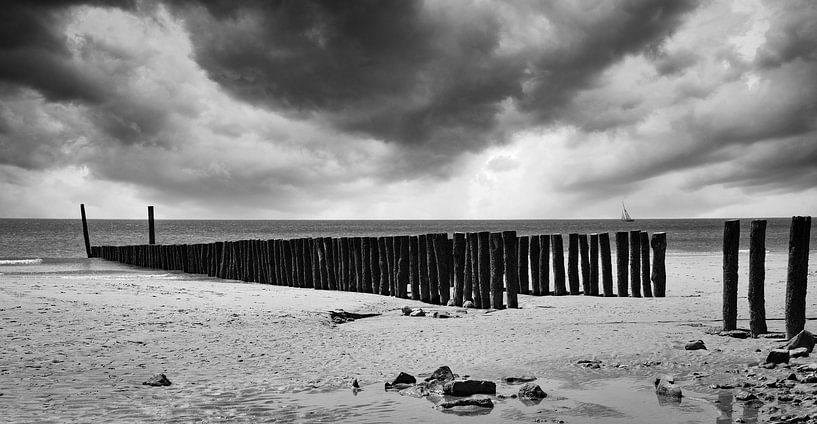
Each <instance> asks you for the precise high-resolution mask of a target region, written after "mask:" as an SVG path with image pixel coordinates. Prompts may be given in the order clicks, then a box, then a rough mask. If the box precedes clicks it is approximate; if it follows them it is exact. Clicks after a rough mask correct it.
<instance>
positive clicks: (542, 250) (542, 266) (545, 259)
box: [531, 234, 564, 296]
mask: <svg viewBox="0 0 817 424" xmlns="http://www.w3.org/2000/svg"><path fill="white" fill-rule="evenodd" d="M531 240H532V239H531ZM555 267H556V265H554V268H555ZM536 268H537V269H538V274H539V294H540V295H542V296H548V295H549V294H550V236H549V235H547V234H543V235H540V236H539V260H538V265H537V267H536ZM562 279H564V267H562Z"/></svg>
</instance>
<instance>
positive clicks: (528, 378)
mask: <svg viewBox="0 0 817 424" xmlns="http://www.w3.org/2000/svg"><path fill="white" fill-rule="evenodd" d="M502 380H503V381H504V382H505V383H508V384H522V383H527V382H530V381H534V380H536V377H534V376H532V375H523V376H521V377H505V378H503V379H502Z"/></svg>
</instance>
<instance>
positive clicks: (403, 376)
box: [391, 371, 417, 385]
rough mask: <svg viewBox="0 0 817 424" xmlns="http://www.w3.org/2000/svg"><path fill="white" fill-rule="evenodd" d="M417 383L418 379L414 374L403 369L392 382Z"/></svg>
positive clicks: (393, 383)
mask: <svg viewBox="0 0 817 424" xmlns="http://www.w3.org/2000/svg"><path fill="white" fill-rule="evenodd" d="M415 383H417V379H416V378H414V376H413V375H411V374H408V373H405V372H402V371H401V372H400V374H397V377H395V378H394V381H392V382H391V384H392V385H395V384H415Z"/></svg>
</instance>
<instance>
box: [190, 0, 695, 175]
mask: <svg viewBox="0 0 817 424" xmlns="http://www.w3.org/2000/svg"><path fill="white" fill-rule="evenodd" d="M442 4H443V5H445V2H443V3H442ZM449 5H450V4H449ZM694 5H695V3H694V2H685V1H677V2H658V1H631V2H625V3H623V4H621V3H616V4H612V3H601V4H598V5H594V6H593V7H586V8H583V7H577V6H575V5H574V3H573V2H563V3H560V2H545V3H538V2H529V3H523V2H517V3H514V4H513V5H512V7H520V8H523V9H524V10H522V11H521V12H520V13H519V15H520V16H523V17H525V18H524V19H528V18H530V17H531V16H533V17H536V18H542V19H545V20H547V21H548V22H550V24H551V25H552V31H551V32H550V34H549V35H548V37H549V39H542V40H536V42H535V43H530V41H531V40H526V41H527V42H528V44H527V45H525V46H522V47H520V48H516V49H508V48H503V41H504V38H507V37H508V34H509V33H513V32H515V31H518V30H520V28H518V27H516V26H526V25H528V24H529V22H528V21H527V20H524V19H523V20H521V21H518V20H517V19H518V16H513V17H508V16H504V17H503V16H502V15H501V14H500V13H498V9H499V8H500V6H501V4H492V3H487V4H486V3H481V4H475V3H467V2H466V3H457V4H456V5H454V6H451V7H448V8H446V7H443V6H441V7H437V8H433V7H430V6H429V5H428V4H427V3H423V2H410V1H400V2H391V1H388V2H385V1H359V2H337V1H311V2H304V1H292V2H288V1H281V2H265V1H264V2H262V1H258V2H249V3H248V2H240V3H237V2H215V3H212V2H204V3H203V6H201V7H197V6H196V3H195V2H192V1H190V2H180V3H177V6H178V7H177V10H179V11H180V13H181V14H182V15H183V16H185V19H186V21H187V25H188V28H189V29H190V31H191V33H192V39H193V41H194V43H195V44H196V57H197V60H198V62H199V63H200V64H201V65H202V66H203V67H204V68H205V69H206V70H207V71H208V72H209V74H210V76H211V78H213V79H215V80H216V81H218V82H219V83H220V84H221V85H222V86H223V87H225V88H226V89H227V90H229V91H230V92H231V93H233V95H235V96H236V97H238V98H241V99H244V100H247V101H250V102H253V103H255V104H259V105H264V106H267V107H271V108H273V109H275V110H279V111H285V112H288V113H293V114H302V115H305V116H310V115H315V114H317V115H320V116H322V117H323V118H324V119H329V120H330V121H332V122H334V124H335V125H336V127H337V128H339V129H341V130H344V131H351V132H354V133H359V134H362V135H365V136H370V137H374V138H377V139H380V140H383V141H386V142H395V143H398V144H400V145H403V146H406V147H407V149H408V150H416V149H417V148H420V149H432V150H433V155H430V154H415V156H417V157H421V158H423V161H419V162H416V163H413V164H411V166H414V167H421V168H422V167H427V166H435V165H438V164H439V163H440V162H442V161H445V160H446V159H450V158H451V157H452V156H455V155H457V154H458V153H460V152H463V151H474V150H479V149H481V148H483V147H485V146H486V145H487V144H489V143H491V142H501V141H503V137H504V130H505V129H504V128H501V127H500V125H499V117H500V114H501V113H502V112H503V107H512V106H518V107H519V108H520V109H521V111H523V112H524V113H526V114H530V115H531V118H532V122H529V124H530V125H542V124H548V123H549V122H553V121H554V120H556V119H560V120H563V121H567V122H569V123H572V122H570V121H571V116H569V115H566V114H565V113H563V112H562V110H563V109H565V107H566V105H567V104H568V103H569V101H570V99H571V97H572V96H573V95H574V94H575V93H576V92H577V91H579V90H581V89H583V88H586V87H588V86H590V85H592V84H593V82H594V79H595V78H596V76H597V75H598V74H599V73H600V72H602V71H603V70H604V69H606V68H607V67H608V66H609V65H611V64H613V63H615V62H617V61H618V60H620V59H621V57H622V56H623V55H626V54H635V53H638V52H639V51H641V50H644V49H647V48H650V47H652V46H656V45H659V44H660V43H661V41H662V40H663V39H664V38H665V37H666V36H668V35H669V34H671V33H672V31H673V30H674V29H675V28H676V27H677V26H678V25H679V23H680V22H681V17H682V16H683V15H684V14H685V13H686V12H688V11H689V10H691V9H692V8H693V7H694ZM495 9H497V10H495ZM503 102H506V103H505V106H503ZM578 124H579V125H580V124H581V123H578ZM516 129H518V128H515V129H514V130H516ZM415 153H416V152H415ZM428 159H431V160H430V162H429V161H427V160H428Z"/></svg>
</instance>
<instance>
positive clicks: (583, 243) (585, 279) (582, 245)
mask: <svg viewBox="0 0 817 424" xmlns="http://www.w3.org/2000/svg"><path fill="white" fill-rule="evenodd" d="M579 257H580V258H581V271H582V290H583V291H584V295H585V296H592V295H593V289H592V288H591V284H590V246H588V244H587V234H579Z"/></svg>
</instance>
